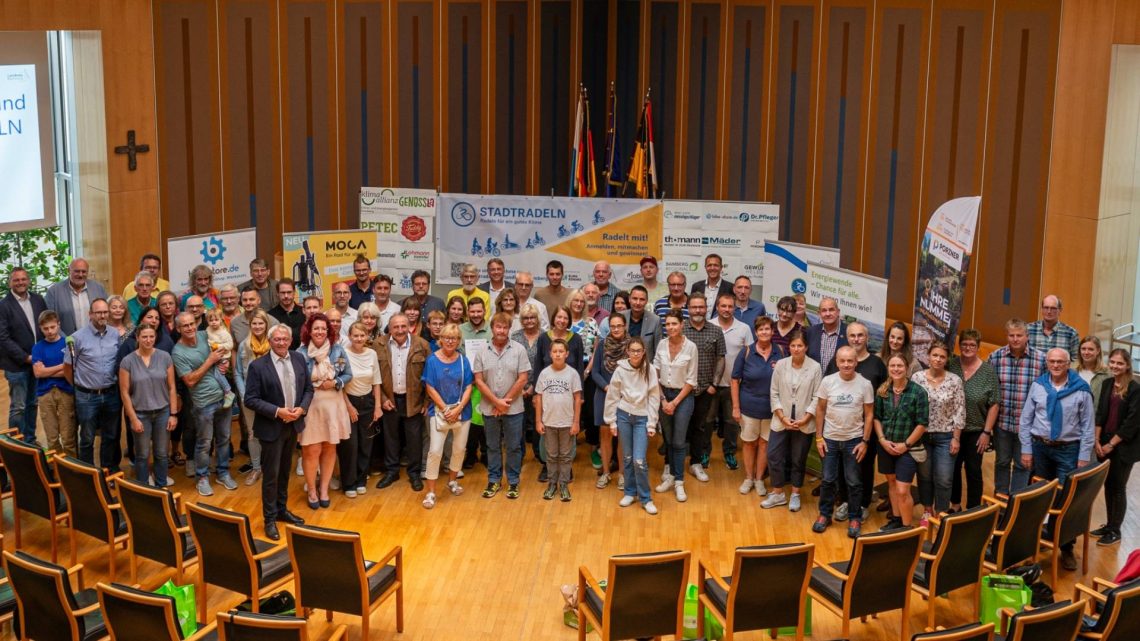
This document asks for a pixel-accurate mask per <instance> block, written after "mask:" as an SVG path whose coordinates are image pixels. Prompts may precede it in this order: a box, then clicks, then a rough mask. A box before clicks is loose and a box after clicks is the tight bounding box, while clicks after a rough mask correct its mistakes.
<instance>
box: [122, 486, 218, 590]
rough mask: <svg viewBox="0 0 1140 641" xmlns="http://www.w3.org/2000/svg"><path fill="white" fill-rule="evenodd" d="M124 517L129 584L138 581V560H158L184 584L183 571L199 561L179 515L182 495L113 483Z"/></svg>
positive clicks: (184, 521) (152, 488)
mask: <svg viewBox="0 0 1140 641" xmlns="http://www.w3.org/2000/svg"><path fill="white" fill-rule="evenodd" d="M116 489H118V490H119V503H121V504H122V506H123V513H124V514H125V515H126V518H127V535H128V536H127V551H128V552H129V553H130V556H131V583H135V582H136V581H138V569H139V558H140V557H141V558H144V559H150V560H151V561H158V562H159V563H161V564H163V565H164V566H166V567H168V568H174V569H175V570H176V571H177V578H176V579H175V581H176V582H177V583H184V582H185V581H186V568H187V567H189V566H190V565H193V564H194V563H197V562H198V548H197V546H196V545H195V544H194V539H193V537H191V536H190V526H189V525H187V524H186V517H185V516H184V515H183V514H182V507H181V506H182V495H181V494H177V493H174V494H172V493H171V492H170V490H167V489H166V488H160V487H151V486H149V485H144V484H142V483H138V482H135V481H131V480H128V479H122V480H120V481H119V482H118V483H117V484H116Z"/></svg>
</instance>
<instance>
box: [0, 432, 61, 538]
mask: <svg viewBox="0 0 1140 641" xmlns="http://www.w3.org/2000/svg"><path fill="white" fill-rule="evenodd" d="M0 457H2V458H3V459H4V467H5V468H6V469H7V470H8V477H9V478H10V479H11V481H12V495H13V497H15V498H14V501H15V504H16V505H17V506H18V507H19V509H21V510H24V511H26V512H31V513H32V514H35V515H36V516H41V517H43V518H45V519H50V518H51V517H52V515H53V514H54V513H55V511H56V509H57V508H58V507H60V505H61V503H60V500H59V498H60V497H59V493H58V492H57V491H55V490H53V489H52V488H50V487H49V486H48V484H49V483H50V482H51V481H52V478H51V469H50V468H49V467H48V465H47V457H46V456H44V451H43V450H41V449H40V448H38V447H34V446H30V445H27V444H25V443H21V442H19V441H17V440H15V439H13V438H12V437H10V436H7V435H4V436H0Z"/></svg>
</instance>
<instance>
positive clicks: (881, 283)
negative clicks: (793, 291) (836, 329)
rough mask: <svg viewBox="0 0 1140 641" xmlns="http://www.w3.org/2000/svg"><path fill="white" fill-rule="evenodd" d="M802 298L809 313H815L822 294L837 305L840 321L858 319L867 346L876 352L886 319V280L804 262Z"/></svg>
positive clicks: (881, 341)
mask: <svg viewBox="0 0 1140 641" xmlns="http://www.w3.org/2000/svg"><path fill="white" fill-rule="evenodd" d="M807 273H808V278H807V287H808V289H807V293H806V294H805V295H804V298H805V299H806V300H805V302H806V304H807V308H808V313H809V315H816V316H818V315H819V302H820V300H822V299H823V298H825V297H829V298H834V299H835V301H836V302H837V303H838V304H839V314H840V316H841V317H842V319H843V320H844V322H847V323H850V322H852V321H859V322H860V323H862V324H863V325H865V326H866V327H867V348H868V349H869V350H871V351H872V352H878V351H879V348H880V347H882V345H883V339H884V335H885V334H884V332H885V326H886V322H887V280H886V279H885V278H878V277H877V276H869V275H867V274H863V273H860V272H855V271H851V270H849V269H841V268H839V267H832V266H830V265H820V264H819V263H814V262H811V261H808V266H807Z"/></svg>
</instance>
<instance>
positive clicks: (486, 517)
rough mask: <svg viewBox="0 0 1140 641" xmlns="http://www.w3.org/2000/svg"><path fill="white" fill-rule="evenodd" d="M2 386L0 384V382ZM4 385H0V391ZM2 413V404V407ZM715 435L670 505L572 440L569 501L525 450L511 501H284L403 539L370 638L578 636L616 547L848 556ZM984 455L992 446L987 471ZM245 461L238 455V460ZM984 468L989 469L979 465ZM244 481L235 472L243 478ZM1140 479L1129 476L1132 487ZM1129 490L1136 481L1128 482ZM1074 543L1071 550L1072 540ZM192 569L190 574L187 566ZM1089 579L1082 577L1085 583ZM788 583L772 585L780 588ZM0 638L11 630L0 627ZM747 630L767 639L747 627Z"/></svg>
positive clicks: (215, 599)
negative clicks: (736, 463) (577, 598)
mask: <svg viewBox="0 0 1140 641" xmlns="http://www.w3.org/2000/svg"><path fill="white" fill-rule="evenodd" d="M0 385H2V381H0ZM2 391H3V390H0V392H2ZM6 401H7V398H6V394H0V405H6ZM0 412H4V414H2V415H5V416H6V408H5V407H0ZM719 448H720V446H719V443H717V444H716V445H715V449H716V450H717V452H716V453H715V455H714V459H713V463H712V465H711V468H710V470H709V475H710V476H711V477H712V480H711V481H710V482H709V483H700V482H698V481H696V480H694V479H692V478H690V479H689V480H688V481H687V482H686V484H685V486H686V489H687V490H688V494H689V501H688V502H687V503H684V504H679V503H677V502H676V501H675V500H674V498H673V497H672V496H671V495H658V496H656V498H655V500H656V502H657V504H658V506H659V508H660V510H661V513H660V514H659V515H657V516H655V517H654V516H649V515H647V514H646V513H645V512H644V511H642V510H641V509H639V508H638V507H636V506H632V507H629V508H624V509H623V508H620V507H618V500H619V498H620V497H621V493H620V492H619V491H618V490H617V487H616V484H611V486H610V487H609V488H607V489H605V490H597V489H595V488H594V481H595V478H596V477H595V473H594V470H593V469H592V468H591V467H590V464H589V460H588V457H587V456H586V448H585V447H579V448H578V457H577V459H578V460H577V461H576V464H575V467H574V473H575V476H576V478H577V481H576V482H575V483H573V484H572V485H571V488H572V491H573V501H571V502H570V503H561V502H559V501H543V500H542V497H541V492H542V489H543V487H544V486H543V485H542V484H539V483H537V482H536V476H537V474H538V469H539V468H538V465H537V463H536V462H535V461H534V460H533V459H531V458H530V457H529V456H528V457H527V459H526V461H525V463H524V467H523V483H522V486H521V487H522V496H521V497H520V498H519V499H518V500H514V501H511V500H508V499H507V498H506V496H505V494H504V493H500V494H499V495H498V496H496V497H495V498H493V499H490V500H487V499H483V498H481V497H480V496H479V493H480V491H481V490H482V488H483V487H484V485H485V484H486V470H485V469H484V468H483V467H482V466H477V467H476V468H475V469H474V470H471V471H469V472H468V473H467V477H466V478H465V479H464V480H463V481H462V484H463V486H464V488H465V489H466V493H464V494H463V495H462V496H460V497H453V496H451V495H450V494H447V493H446V492H444V493H443V494H442V495H441V496H440V500H439V502H438V504H437V505H436V507H435V509H434V510H431V511H427V510H424V509H423V508H422V507H421V506H420V500H421V498H422V495H418V494H415V493H413V492H412V491H411V489H410V486H409V485H408V483H407V479H406V477H402V478H401V480H400V482H399V483H397V484H396V485H394V486H392V487H390V488H387V489H385V490H376V489H374V488H373V487H372V483H374V482H375V481H376V478H375V477H374V478H373V479H372V483H370V484H369V489H368V493H367V494H365V495H364V496H363V497H360V498H356V499H347V498H345V497H344V496H343V495H342V494H340V493H334V494H333V502H332V506H331V507H330V508H329V509H324V510H317V511H313V510H310V509H309V508H308V507H307V506H306V505H305V502H304V495H303V493H302V488H301V483H302V479H301V478H299V477H296V476H294V477H293V478H292V482H291V484H290V509H292V510H293V511H295V512H296V513H298V514H300V515H302V516H303V517H304V518H305V519H306V520H307V521H308V522H309V523H312V524H315V525H320V526H325V527H332V528H343V529H349V530H356V531H359V532H361V533H362V534H363V537H364V545H365V555H366V556H367V557H369V558H376V557H379V556H380V555H382V554H383V553H384V552H386V551H387V550H388V549H390V548H391V547H392V546H394V545H401V546H403V548H404V559H405V563H406V577H407V581H406V584H407V587H406V589H405V596H406V602H405V608H406V610H405V623H406V626H405V631H404V633H403V634H396V632H395V613H394V607H395V606H394V602H388V603H386V604H385V605H383V606H381V607H380V609H379V610H378V611H377V612H375V613H374V614H373V617H372V619H371V621H372V630H373V632H372V635H371V636H372V638H373V639H431V640H448V641H450V640H453V639H454V640H457V641H458V640H464V641H475V640H496V641H498V640H504V639H519V640H522V639H574V638H576V637H575V634H576V632H575V631H574V630H571V629H570V628H567V627H565V626H563V625H562V612H561V607H562V599H561V597H560V595H559V587H560V586H561V585H562V584H564V583H574V582H575V581H576V578H577V568H578V566H579V565H580V564H585V565H586V566H588V567H589V568H590V569H591V570H592V571H593V573H594V574H595V576H598V577H599V578H602V577H604V575H605V573H606V559H607V557H608V556H610V555H613V554H624V553H632V552H649V551H655V550H669V549H686V550H691V551H692V552H693V558H694V563H693V569H692V576H691V577H690V580H691V581H692V582H695V581H696V560H697V559H702V560H705V561H708V562H711V563H713V564H715V565H716V566H718V567H719V568H722V569H723V571H724V573H726V574H727V572H728V570H729V569H730V567H731V561H732V554H733V549H734V548H735V547H736V546H740V545H758V544H766V543H777V542H792V541H810V542H813V543H815V544H816V545H817V551H816V558H817V559H819V560H821V561H837V560H845V559H847V558H848V556H849V554H850V549H851V542H850V540H849V539H847V537H846V536H845V532H844V528H842V527H840V525H841V524H837V525H835V526H832V528H831V529H830V530H829V531H828V532H827V533H825V534H824V535H815V534H813V533H812V532H811V524H812V522H813V520H814V518H815V516H816V499H814V498H811V497H810V495H808V494H807V493H805V498H806V499H807V500H805V501H804V509H803V510H802V511H801V512H799V513H797V514H793V513H790V512H788V511H787V510H786V509H784V508H777V509H774V510H761V509H760V507H759V499H758V498H756V496H755V494H752V495H750V496H741V495H740V494H739V493H738V492H737V487H738V485H739V484H740V480H741V478H742V476H741V473H740V472H738V471H737V472H732V471H730V470H728V469H727V468H725V466H724V465H723V463H722V461H721V458H720V453H719ZM991 459H992V455H990V456H988V457H987V468H988V466H989V465H990V460H991ZM243 462H245V457H244V456H240V455H239V456H238V457H237V460H236V461H235V464H234V469H235V470H236V468H237V466H238V465H240V464H241V463H243ZM661 467H662V462H661V459H660V457H658V456H656V455H653V456H652V457H651V470H652V474H653V479H654V481H656V477H657V476H658V475H659V474H660V470H661ZM987 475H988V473H987ZM173 477H174V478H175V479H176V480H177V487H175V488H174V489H175V490H176V491H179V492H182V493H183V495H184V498H185V499H188V500H189V501H198V500H199V497H198V496H197V493H196V492H195V491H194V488H193V484H192V482H191V481H190V480H189V479H187V478H186V476H185V475H184V474H183V471H182V470H174V473H173ZM240 482H241V479H240V478H239V483H240ZM1137 488H1140V486H1138V485H1137V482H1135V481H1134V482H1133V484H1132V489H1133V490H1136V489H1137ZM215 492H216V493H215V495H214V496H213V497H210V498H208V499H204V500H205V502H208V503H210V504H213V505H219V506H221V507H225V508H229V509H235V510H240V511H244V512H247V513H249V514H250V515H251V518H252V520H253V524H254V532H255V535H256V536H263V532H262V529H261V527H262V523H261V516H260V514H261V507H260V494H259V486H256V485H255V486H253V487H246V486H244V485H241V486H240V487H239V489H237V490H236V491H233V492H227V491H226V490H225V489H223V488H221V487H220V486H218V485H216V484H215ZM1133 495H1134V496H1135V495H1136V493H1135V491H1134V492H1133ZM11 510H12V508H11V502H10V501H5V502H4V506H3V522H4V532H5V534H6V536H7V538H6V541H5V543H6V545H7V547H8V549H11V547H12V542H13V538H12V537H11V534H12V512H11ZM1136 512H1137V508H1135V507H1134V508H1133V511H1132V512H1131V513H1130V515H1129V519H1128V521H1127V522H1126V523H1125V527H1124V541H1123V542H1122V543H1121V544H1120V545H1118V546H1115V547H1111V548H1107V549H1102V548H1098V547H1096V545H1095V543H1094V544H1093V545H1092V546H1091V550H1090V563H1089V575H1090V576H1089V577H1087V579H1091V576H1093V575H1096V576H1102V577H1109V578H1111V577H1112V576H1113V575H1115V573H1116V570H1117V568H1118V567H1119V566H1120V564H1122V563H1123V561H1124V558H1125V557H1126V556H1127V553H1128V551H1130V550H1131V549H1132V548H1135V547H1137V545H1138V543H1140V518H1138V517H1137V516H1136ZM1102 516H1103V502H1100V501H1098V504H1097V508H1096V513H1095V516H1094V526H1095V525H1099V524H1100V523H1101V522H1102V520H1101V519H1102ZM882 523H883V517H882V515H881V514H878V513H876V514H875V515H874V516H873V517H872V518H871V520H870V521H869V523H867V524H866V525H865V526H864V530H865V531H870V530H872V529H878V527H879V526H880V525H881V524H882ZM25 524H26V526H25V527H26V529H25V532H24V534H25V538H24V540H25V547H26V549H27V550H28V551H30V552H31V553H33V554H37V555H39V556H41V557H44V558H47V557H48V556H49V550H50V548H49V540H48V536H49V532H50V530H49V529H48V528H47V526H46V523H45V522H44V521H42V520H40V519H38V518H36V517H28V518H27V519H25ZM79 548H80V549H79V559H80V561H81V562H82V563H84V565H85V567H86V574H87V577H88V583H89V585H93V584H94V582H95V581H96V580H105V579H106V578H107V576H108V560H107V558H106V547H105V546H103V545H102V544H99V543H96V542H95V541H94V540H92V539H89V538H86V537H84V536H83V535H79ZM60 550H61V551H60V558H61V560H62V561H63V562H64V563H66V560H67V559H68V555H69V548H68V543H67V535H66V530H63V533H62V534H61V537H60ZM1078 550H1079V547H1078ZM118 558H119V568H120V579H121V580H122V581H124V582H125V581H126V579H127V578H128V577H129V569H127V570H124V568H129V565H128V560H127V556H126V553H125V552H122V551H120V552H119V557H118ZM191 574H192V576H193V575H194V572H193V571H192V573H191ZM1079 574H1080V573H1079V570H1078V572H1075V573H1067V572H1064V571H1062V574H1061V580H1060V582H1061V586H1060V589H1059V590H1058V595H1059V598H1068V597H1069V596H1071V593H1072V584H1073V582H1074V580H1075V579H1077V578H1079V577H1078V575H1079ZM171 576H172V572H171V571H165V570H163V569H162V568H160V567H159V566H158V564H155V563H151V562H145V561H144V562H143V563H142V565H141V570H140V577H139V580H140V582H141V583H142V584H143V587H144V588H148V589H149V588H153V587H156V586H158V585H159V584H161V583H162V582H164V581H165V580H166V579H167V578H170V577H171ZM1087 579H1086V582H1087ZM783 587H784V586H775V585H774V586H773V589H782V588H783ZM974 598H975V597H974V594H973V593H972V592H971V591H970V590H963V591H959V592H957V593H954V594H952V595H951V599H950V602H949V603H947V602H946V601H945V600H941V602H940V604H939V612H940V613H944V614H942V615H941V616H940V618H939V623H940V624H945V625H948V626H949V625H955V624H959V623H963V622H966V621H967V620H968V619H969V617H970V613H971V612H972V605H971V603H972V600H973V599H974ZM914 599H915V600H914V602H913V605H912V613H911V622H910V623H911V630H912V631H914V630H917V629H921V627H922V625H924V624H925V617H926V607H927V606H926V603H925V602H923V601H922V599H921V598H920V597H918V596H915V597H914ZM239 600H240V598H239V597H237V596H236V595H233V594H231V593H227V592H224V591H222V590H220V589H218V588H212V589H210V591H209V609H210V611H211V612H213V611H218V610H222V609H226V608H229V607H231V606H233V605H235V604H236V603H237V602H238V601H239ZM341 622H343V623H347V624H348V626H349V636H350V638H352V639H357V638H359V634H360V629H359V624H358V623H357V622H356V621H355V620H353V619H351V618H349V617H345V616H341V615H337V616H335V617H334V623H341ZM309 629H310V633H311V635H313V638H315V639H324V638H326V637H327V636H328V635H329V633H330V631H331V629H332V628H331V627H330V626H329V625H328V624H326V623H325V621H324V616H323V614H320V615H318V616H314V617H312V619H311V622H310V624H309ZM839 632H840V623H839V619H838V618H837V617H835V616H833V615H832V614H830V613H829V612H827V611H825V610H824V609H823V608H821V607H818V606H817V607H816V608H815V612H814V634H813V636H812V637H811V638H814V639H835V638H838V637H839ZM898 634H899V614H898V613H897V612H896V613H889V614H884V615H882V616H880V617H879V618H878V619H877V620H870V621H869V622H868V623H867V624H866V625H864V624H860V623H859V622H858V621H857V620H856V621H855V622H854V623H853V624H852V633H851V637H852V638H854V639H897V638H898ZM0 636H2V638H10V637H11V631H10V630H9V629H5V630H3V631H2V633H0ZM741 638H744V639H761V638H764V639H766V638H768V637H767V636H766V635H761V634H759V633H753V634H750V635H744V636H742V637H741Z"/></svg>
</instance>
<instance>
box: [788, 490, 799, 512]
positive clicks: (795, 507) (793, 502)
mask: <svg viewBox="0 0 1140 641" xmlns="http://www.w3.org/2000/svg"><path fill="white" fill-rule="evenodd" d="M788 510H790V511H792V512H799V511H800V495H799V494H793V495H792V498H791V499H789V500H788Z"/></svg>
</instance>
